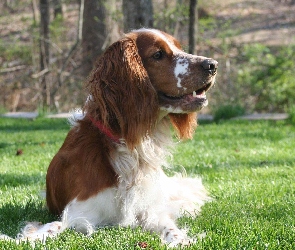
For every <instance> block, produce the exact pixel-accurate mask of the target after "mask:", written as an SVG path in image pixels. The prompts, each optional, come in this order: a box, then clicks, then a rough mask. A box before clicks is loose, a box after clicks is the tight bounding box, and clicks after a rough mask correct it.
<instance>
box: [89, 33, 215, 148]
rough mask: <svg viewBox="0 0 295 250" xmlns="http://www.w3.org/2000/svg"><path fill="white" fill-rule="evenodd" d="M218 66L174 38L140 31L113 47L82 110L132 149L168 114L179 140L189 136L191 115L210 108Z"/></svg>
mask: <svg viewBox="0 0 295 250" xmlns="http://www.w3.org/2000/svg"><path fill="white" fill-rule="evenodd" d="M217 64H218V63H217V62H216V61H215V60H213V59H210V58H206V57H202V56H195V55H191V54H187V53H185V52H184V51H182V50H181V47H180V44H179V42H178V41H177V40H176V39H175V38H173V37H172V36H170V35H168V34H166V33H164V32H161V31H158V30H154V29H140V30H135V31H133V32H131V33H129V34H127V35H126V36H125V37H124V38H122V39H121V40H119V41H117V42H115V43H114V44H112V45H111V46H110V47H109V48H108V49H107V50H106V52H105V53H104V54H103V55H102V56H101V57H100V58H99V60H98V62H97V64H96V66H95V68H94V70H93V72H92V73H91V75H90V78H89V81H88V82H87V88H88V90H89V94H90V96H91V98H89V100H88V101H87V102H86V105H85V111H86V112H87V113H88V114H90V115H91V116H92V117H93V118H94V119H97V120H100V121H101V122H102V123H103V124H104V126H106V127H109V128H110V129H112V130H113V131H114V132H115V133H116V134H118V135H120V136H121V137H122V138H124V139H125V140H126V142H127V144H128V145H129V146H130V147H133V146H135V145H136V144H137V143H139V142H140V140H141V139H142V137H144V136H145V135H147V134H148V133H149V132H150V131H151V130H152V128H153V127H154V125H155V124H156V122H157V120H158V119H159V115H160V114H161V115H163V113H164V114H166V115H168V114H169V116H170V118H171V121H172V123H173V125H174V127H175V128H176V129H177V130H178V132H179V135H180V137H183V138H187V137H191V136H192V132H193V130H194V127H195V124H196V123H195V119H196V116H195V113H194V112H195V111H199V110H201V109H202V108H203V107H205V106H206V105H207V104H208V101H207V97H206V91H207V90H208V89H209V88H210V87H211V86H212V85H213V84H214V81H215V76H216V70H217Z"/></svg>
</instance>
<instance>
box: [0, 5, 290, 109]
mask: <svg viewBox="0 0 295 250" xmlns="http://www.w3.org/2000/svg"><path fill="white" fill-rule="evenodd" d="M34 2H37V1H36V0H32V1H24V0H14V1H12V0H5V1H3V2H1V3H0V27H1V29H0V112H2V113H3V112H7V111H35V110H37V109H38V108H39V107H40V95H41V94H40V93H41V92H42V86H41V83H40V73H42V72H40V69H39V59H40V58H39V45H38V41H39V38H40V35H39V24H38V15H37V14H36V13H35V12H34V11H33V8H32V6H33V5H32V4H33V3H34ZM51 4H52V2H51ZM62 7H63V8H62V9H63V15H62V16H57V17H55V18H53V10H51V16H52V20H51V22H50V42H49V43H50V49H51V60H50V65H49V72H47V73H46V77H48V79H49V83H48V84H49V85H50V86H49V87H50V88H51V89H54V96H53V98H52V99H53V100H52V106H53V108H52V110H51V111H57V112H60V111H66V112H67V111H68V110H70V109H72V108H75V107H80V106H81V105H82V104H83V103H84V101H85V96H84V94H83V81H84V80H85V77H84V76H83V72H82V71H81V70H82V68H81V65H83V57H82V50H81V47H80V45H79V46H77V48H76V49H75V50H74V53H72V51H71V49H72V48H73V46H74V45H75V42H76V38H77V35H78V33H77V32H78V30H77V27H78V17H79V1H75V0H64V1H62ZM105 7H106V9H107V14H108V18H109V19H108V20H109V22H110V23H111V24H113V25H111V26H110V28H109V29H110V30H109V33H110V37H109V36H108V37H107V38H106V40H105V44H104V46H108V45H109V44H110V43H111V42H112V41H113V40H114V39H115V40H116V39H117V38H118V36H120V35H122V34H123V26H122V25H123V21H122V20H123V14H122V2H121V1H120V0H117V1H116V0H112V1H107V2H106V3H105ZM153 12H154V27H155V28H159V29H161V30H164V31H166V32H168V33H171V34H172V35H174V36H176V37H177V38H178V39H179V40H180V41H181V43H182V44H183V48H184V49H185V50H187V49H188V20H189V0H174V1H164V0H153ZM294 12H295V5H294V1H291V0H290V1H279V0H266V1H263V0H258V1H248V0H225V1H216V0H207V1H204V0H199V1H198V17H199V19H198V27H197V29H198V42H197V53H198V54H199V55H204V56H207V57H213V58H214V59H217V60H218V61H219V72H218V78H217V83H216V86H215V88H213V89H212V90H211V91H210V94H209V95H210V105H209V108H208V109H207V110H205V111H204V112H210V113H212V112H213V113H214V112H215V111H216V110H217V109H218V108H219V106H220V105H221V104H222V106H233V108H234V109H235V107H236V106H239V107H241V108H242V109H243V110H244V112H246V113H251V112H289V110H290V109H292V106H293V105H294V99H295V97H294V95H295V94H294V91H293V90H294V87H295V86H294V85H295V80H294V73H295V72H294V71H295V67H294V64H295V63H294V62H295V53H294V51H295V49H294V44H295V38H294V37H295V17H294V14H293V13H294ZM112 39H113V40H112ZM69 55H70V57H68V56H69ZM61 69H62V70H61ZM41 75H42V74H41ZM59 85H60V86H59Z"/></svg>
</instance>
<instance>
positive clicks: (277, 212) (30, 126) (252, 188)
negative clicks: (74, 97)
mask: <svg viewBox="0 0 295 250" xmlns="http://www.w3.org/2000/svg"><path fill="white" fill-rule="evenodd" d="M68 129H69V126H68V124H67V122H66V121H65V120H50V119H37V120H35V121H29V120H12V119H4V118H0V159H1V161H0V233H2V234H7V235H9V236H12V237H15V236H16V234H17V233H18V232H19V230H20V228H21V226H23V225H24V222H25V221H41V222H43V223H44V222H49V221H52V220H55V219H57V218H55V217H54V216H52V215H50V214H49V213H48V212H47V210H46V208H45V202H44V200H43V199H42V198H41V197H40V195H39V194H40V190H44V188H45V175H46V169H47V167H48V164H49V162H50V160H51V159H52V157H53V156H54V154H55V153H56V151H57V150H58V149H59V147H60V146H61V144H62V142H63V140H64V137H65V135H66V133H67V131H68ZM18 149H22V151H23V154H21V155H19V156H16V152H17V150H18ZM294 149H295V127H294V126H293V125H290V124H288V123H285V122H283V121H279V122H271V121H255V122H249V121H237V120H230V121H224V122H221V123H219V124H215V123H211V124H210V123H209V124H201V125H200V126H199V127H198V129H197V132H196V135H195V139H194V140H193V141H186V142H184V143H181V144H179V146H178V148H177V149H176V152H175V153H174V156H175V157H174V162H173V169H175V170H180V171H182V170H183V167H184V168H185V169H186V172H187V174H188V175H190V176H193V175H200V176H202V178H203V180H204V184H205V186H206V187H207V189H208V190H209V191H210V193H211V195H212V197H213V198H214V200H213V201H212V202H210V203H207V204H206V205H205V206H204V207H203V210H202V213H201V215H200V216H198V217H197V218H195V219H193V218H191V217H190V216H184V217H182V218H181V219H180V220H179V224H180V226H181V227H185V228H188V229H189V235H190V236H192V237H195V238H197V237H198V236H197V235H199V234H201V233H204V232H205V233H206V237H205V238H204V239H203V240H199V241H197V242H196V243H195V244H193V245H192V246H190V247H189V249H295V241H294V236H295V213H294V207H295V181H294V180H295V154H294V153H295V151H294ZM139 242H147V243H148V248H147V249H166V247H165V246H163V245H161V244H160V240H159V238H158V237H157V236H156V235H151V234H149V233H147V232H144V231H142V230H141V229H140V228H137V229H135V230H131V229H129V228H120V227H114V228H104V229H99V230H98V231H97V232H96V233H95V234H93V235H92V236H90V237H87V236H84V235H82V234H79V233H76V232H74V231H72V230H67V231H65V232H64V233H62V234H61V235H60V236H59V237H58V238H57V239H48V240H47V242H46V249H140V248H139V247H138V246H136V245H137V243H139ZM0 249H32V247H31V245H30V244H29V243H27V242H24V243H22V244H21V245H16V244H15V243H14V242H9V241H4V242H1V241H0ZM35 249H44V245H42V244H41V243H40V242H37V243H36V245H35Z"/></svg>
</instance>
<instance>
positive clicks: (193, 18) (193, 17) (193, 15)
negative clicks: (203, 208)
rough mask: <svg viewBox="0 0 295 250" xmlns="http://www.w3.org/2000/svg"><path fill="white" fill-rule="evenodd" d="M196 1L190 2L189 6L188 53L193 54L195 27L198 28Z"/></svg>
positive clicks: (195, 35) (191, 0) (195, 36)
mask: <svg viewBox="0 0 295 250" xmlns="http://www.w3.org/2000/svg"><path fill="white" fill-rule="evenodd" d="M197 4H198V0H190V6H189V31H188V36H189V53H190V54H195V53H196V51H195V44H196V40H197V39H196V38H197V27H198V12H197Z"/></svg>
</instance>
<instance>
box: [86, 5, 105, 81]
mask: <svg viewBox="0 0 295 250" xmlns="http://www.w3.org/2000/svg"><path fill="white" fill-rule="evenodd" d="M105 19H106V10H105V1H104V0H96V1H92V0H85V4H84V14H83V28H82V50H83V66H82V74H83V75H84V76H87V75H88V74H89V72H90V71H91V70H92V67H93V64H94V62H95V60H96V58H97V57H98V55H100V54H102V52H103V49H102V48H103V45H104V42H105V39H106V36H107V34H106V24H105Z"/></svg>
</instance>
